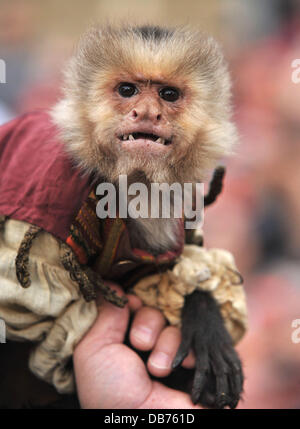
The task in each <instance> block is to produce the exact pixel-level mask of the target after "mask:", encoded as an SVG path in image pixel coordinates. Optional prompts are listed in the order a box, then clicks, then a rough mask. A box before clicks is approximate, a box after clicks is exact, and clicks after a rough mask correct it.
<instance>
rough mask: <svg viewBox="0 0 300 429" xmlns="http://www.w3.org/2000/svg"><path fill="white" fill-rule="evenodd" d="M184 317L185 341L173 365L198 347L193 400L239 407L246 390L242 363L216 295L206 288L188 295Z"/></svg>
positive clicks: (183, 310)
mask: <svg viewBox="0 0 300 429" xmlns="http://www.w3.org/2000/svg"><path fill="white" fill-rule="evenodd" d="M181 317H182V342H181V344H180V347H179V349H178V352H177V354H176V357H175V359H174V362H173V368H176V367H178V366H179V365H180V364H181V363H182V361H183V360H184V358H185V357H186V356H187V354H188V352H189V350H190V349H193V350H194V352H195V356H196V369H195V375H194V381H193V388H192V401H193V402H194V403H197V402H200V403H201V404H203V405H205V406H208V407H213V408H224V407H226V406H229V407H230V408H235V407H236V406H237V404H238V402H239V399H240V396H241V393H242V390H243V379H244V377H243V371H242V365H241V362H240V359H239V356H238V354H237V353H236V351H235V349H234V347H233V342H232V339H231V337H230V335H229V333H228V331H227V329H226V328H225V326H224V322H223V318H222V316H221V313H220V310H219V307H218V305H217V303H216V301H215V299H214V298H213V297H212V296H211V294H210V293H209V292H205V291H195V292H193V293H192V294H190V295H187V296H186V297H185V302H184V306H183V309H182V316H181Z"/></svg>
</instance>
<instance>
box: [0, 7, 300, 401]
mask: <svg viewBox="0 0 300 429" xmlns="http://www.w3.org/2000/svg"><path fill="white" fill-rule="evenodd" d="M119 19H121V20H128V19H129V20H130V19H135V20H137V21H138V22H140V21H142V22H145V21H146V22H154V23H161V24H171V25H172V24H192V25H193V26H195V27H197V28H200V29H204V30H207V31H208V32H210V33H211V34H213V35H214V36H215V37H216V38H217V39H218V40H219V41H220V42H221V43H222V44H223V46H224V49H225V53H226V56H227V58H228V60H229V63H230V69H231V73H232V76H233V85H234V108H235V120H236V122H237V125H238V129H239V133H240V145H239V147H238V148H237V151H236V155H235V157H233V159H231V160H230V161H227V166H228V170H227V176H226V180H225V189H224V191H223V194H222V195H221V196H220V197H219V199H218V202H217V203H215V204H214V205H213V206H212V207H209V208H208V209H207V211H206V215H205V223H204V233H205V235H204V237H205V245H206V246H208V247H223V248H226V249H228V250H230V251H232V252H233V253H234V255H235V257H236V261H237V265H238V267H239V269H240V271H241V272H242V273H243V276H244V279H245V287H246V292H247V296H248V305H249V332H248V334H247V335H246V337H245V338H244V339H243V340H242V342H241V343H240V345H239V346H238V349H239V352H240V354H241V357H242V360H243V362H244V366H245V373H246V383H245V393H244V401H243V402H241V404H240V406H239V407H240V408H300V334H298V336H297V335H296V333H295V332H294V331H295V328H296V326H297V322H296V320H299V319H300V264H299V262H300V222H299V219H300V82H299V83H298V84H297V83H293V81H292V73H293V71H294V69H293V68H292V61H293V60H295V59H300V1H299V0H251V1H248V2H246V1H244V0H226V1H224V0H210V1H209V2H207V1H205V0H185V1H182V0H88V1H84V0H64V1H58V0H51V1H50V0H44V1H43V2H42V1H40V0H0V59H2V60H4V61H5V63H6V83H5V84H4V83H0V124H1V123H4V122H5V121H7V120H9V119H10V118H13V117H14V116H16V115H18V114H20V113H23V112H26V111H29V110H32V109H35V108H40V107H50V106H51V105H53V103H55V101H56V100H57V99H58V97H59V95H60V94H59V86H60V81H61V70H62V68H63V64H64V62H65V60H66V59H67V58H68V57H69V56H70V54H71V53H72V51H73V49H74V46H75V45H76V41H77V40H78V36H79V35H80V33H82V31H84V29H85V28H86V27H87V26H88V25H89V23H90V22H91V21H93V20H97V21H100V22H101V21H103V22H106V21H107V20H110V21H114V20H119ZM299 64H300V60H299ZM299 76H300V73H299ZM299 80H300V79H299ZM293 321H294V322H293ZM292 323H294V327H292ZM299 325H300V320H299ZM293 332H294V340H295V338H296V340H297V338H298V339H299V342H297V341H296V342H295V341H294V342H293V341H292V334H293Z"/></svg>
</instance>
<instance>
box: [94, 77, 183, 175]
mask: <svg viewBox="0 0 300 429" xmlns="http://www.w3.org/2000/svg"><path fill="white" fill-rule="evenodd" d="M105 87H106V88H105V90H104V92H105V97H107V99H109V100H110V102H109V103H107V110H106V111H105V112H103V111H101V112H100V111H99V114H100V115H101V116H102V115H103V114H104V115H106V118H107V117H108V116H110V121H109V123H108V122H107V120H106V121H103V123H105V124H106V126H104V127H102V126H101V125H100V124H101V122H102V121H101V119H100V118H99V126H98V127H96V128H97V131H96V132H97V135H98V138H99V144H100V148H101V150H103V152H105V153H106V156H110V157H111V158H112V159H115V162H116V163H117V165H119V168H118V173H122V174H132V173H134V172H135V171H138V172H143V173H144V174H145V175H146V177H148V179H154V177H155V178H156V179H157V180H158V181H161V180H165V181H169V179H170V171H169V170H170V169H172V168H174V167H175V166H176V164H177V163H178V162H180V161H181V159H182V158H183V157H184V156H186V155H187V151H188V148H189V145H187V144H186V141H187V140H188V139H189V137H190V136H189V134H190V129H188V131H187V132H186V133H184V132H183V127H182V125H181V120H182V116H183V113H184V111H185V110H186V105H187V100H188V98H189V91H188V89H187V88H186V86H185V85H184V83H183V82H179V81H178V80H177V81H175V82H174V80H173V81H168V80H166V79H164V78H159V77H156V78H152V79H150V78H149V76H145V75H144V74H142V73H139V74H136V75H128V74H127V75H126V74H123V75H122V76H120V75H119V76H117V77H116V79H113V80H111V81H110V82H109V84H107V85H106V86H105ZM167 171H168V173H167V174H166V172H167ZM163 172H164V174H163ZM160 177H161V179H159V178H160ZM172 179H173V177H172Z"/></svg>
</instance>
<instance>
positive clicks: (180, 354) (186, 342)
mask: <svg viewBox="0 0 300 429" xmlns="http://www.w3.org/2000/svg"><path fill="white" fill-rule="evenodd" d="M191 346H192V333H188V332H186V335H183V336H182V340H181V343H180V346H179V348H178V350H177V353H176V356H175V358H174V360H173V363H172V368H173V369H175V368H177V367H178V366H179V365H181V364H182V362H183V361H184V359H185V358H186V357H187V356H188V354H189V351H190V350H191Z"/></svg>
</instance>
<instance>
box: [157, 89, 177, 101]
mask: <svg viewBox="0 0 300 429" xmlns="http://www.w3.org/2000/svg"><path fill="white" fill-rule="evenodd" d="M159 96H160V97H161V98H162V99H163V100H166V101H170V102H172V103H173V102H174V101H176V100H178V98H179V91H178V89H176V88H172V87H170V86H166V87H164V88H162V89H161V90H160V91H159Z"/></svg>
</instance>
